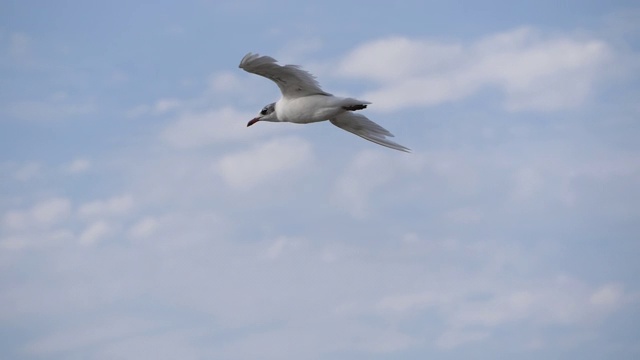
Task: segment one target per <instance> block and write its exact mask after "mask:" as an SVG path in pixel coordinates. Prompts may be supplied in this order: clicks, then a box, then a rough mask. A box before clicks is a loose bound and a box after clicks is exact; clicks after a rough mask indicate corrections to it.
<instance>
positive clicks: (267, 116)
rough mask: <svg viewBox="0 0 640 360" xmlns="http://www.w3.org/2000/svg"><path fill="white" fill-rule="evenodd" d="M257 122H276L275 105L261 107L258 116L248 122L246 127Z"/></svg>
mask: <svg viewBox="0 0 640 360" xmlns="http://www.w3.org/2000/svg"><path fill="white" fill-rule="evenodd" d="M258 121H278V118H277V116H276V103H271V104H269V105H267V106H265V107H263V108H262V110H260V113H259V114H258V116H256V117H255V118H253V119H252V120H251V121H249V123H248V124H247V126H251V125H253V124H255V123H257V122H258Z"/></svg>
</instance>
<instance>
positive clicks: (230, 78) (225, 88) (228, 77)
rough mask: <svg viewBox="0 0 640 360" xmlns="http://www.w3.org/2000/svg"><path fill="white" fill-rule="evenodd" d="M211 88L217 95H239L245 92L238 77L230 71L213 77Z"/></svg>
mask: <svg viewBox="0 0 640 360" xmlns="http://www.w3.org/2000/svg"><path fill="white" fill-rule="evenodd" d="M209 86H210V87H211V89H213V91H215V92H217V93H237V92H240V91H241V90H243V86H242V81H241V80H240V78H239V77H238V75H237V74H236V73H232V72H230V71H223V72H220V73H216V74H214V75H212V76H211V79H210V80H209Z"/></svg>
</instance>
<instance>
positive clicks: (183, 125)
mask: <svg viewBox="0 0 640 360" xmlns="http://www.w3.org/2000/svg"><path fill="white" fill-rule="evenodd" d="M254 116H255V114H252V113H246V112H239V111H237V110H235V109H233V108H230V107H225V108H222V109H216V110H207V111H205V112H199V113H192V112H186V113H183V114H181V115H179V116H178V119H177V120H176V121H174V122H173V123H171V124H169V125H168V126H167V127H166V128H165V129H164V130H163V131H162V134H161V138H162V139H163V140H165V141H167V142H168V143H169V144H170V145H172V146H174V147H177V148H196V147H201V146H207V145H212V144H218V143H228V142H233V141H238V140H246V139H252V138H255V137H258V136H261V135H264V134H265V133H272V132H275V131H281V130H283V129H284V127H281V126H262V127H252V128H249V129H248V128H247V122H248V121H249V120H251V119H252V118H253V117H254Z"/></svg>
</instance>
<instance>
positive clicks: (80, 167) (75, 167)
mask: <svg viewBox="0 0 640 360" xmlns="http://www.w3.org/2000/svg"><path fill="white" fill-rule="evenodd" d="M89 168H91V161H90V160H88V159H85V158H78V159H75V160H73V161H72V162H71V163H69V164H68V165H67V166H66V167H65V169H66V171H67V172H69V173H71V174H80V173H83V172H85V171H87V170H89Z"/></svg>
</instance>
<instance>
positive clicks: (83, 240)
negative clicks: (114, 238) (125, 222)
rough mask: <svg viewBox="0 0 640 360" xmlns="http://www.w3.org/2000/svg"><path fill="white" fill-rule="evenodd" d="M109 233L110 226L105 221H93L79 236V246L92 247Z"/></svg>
mask: <svg viewBox="0 0 640 360" xmlns="http://www.w3.org/2000/svg"><path fill="white" fill-rule="evenodd" d="M110 231H111V226H109V224H108V223H107V222H106V221H103V220H99V221H94V222H92V223H91V224H89V225H88V226H87V227H86V229H84V231H83V232H82V233H81V234H80V237H79V238H78V242H79V243H80V244H81V245H93V244H95V243H97V242H98V241H100V240H102V239H103V238H104V237H105V236H107V235H108V234H109V232H110Z"/></svg>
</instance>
